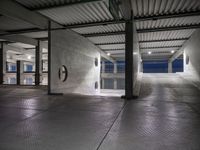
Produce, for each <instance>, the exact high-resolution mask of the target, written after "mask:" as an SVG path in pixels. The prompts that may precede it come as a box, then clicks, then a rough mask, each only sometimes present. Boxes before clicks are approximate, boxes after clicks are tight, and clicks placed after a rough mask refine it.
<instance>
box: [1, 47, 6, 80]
mask: <svg viewBox="0 0 200 150" xmlns="http://www.w3.org/2000/svg"><path fill="white" fill-rule="evenodd" d="M4 45H5V44H4V43H2V44H1V50H2V64H1V65H2V73H3V81H2V83H3V84H4V83H5V82H6V61H7V50H6V49H5V48H4Z"/></svg>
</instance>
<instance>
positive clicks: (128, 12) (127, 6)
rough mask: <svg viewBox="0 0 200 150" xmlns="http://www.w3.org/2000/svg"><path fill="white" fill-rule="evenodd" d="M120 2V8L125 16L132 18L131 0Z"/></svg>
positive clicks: (127, 18) (128, 18)
mask: <svg viewBox="0 0 200 150" xmlns="http://www.w3.org/2000/svg"><path fill="white" fill-rule="evenodd" d="M120 2H121V3H120V5H119V8H120V12H121V14H122V16H123V18H124V19H125V20H127V21H128V20H132V17H133V16H132V15H133V14H132V8H131V6H132V4H131V0H121V1H120Z"/></svg>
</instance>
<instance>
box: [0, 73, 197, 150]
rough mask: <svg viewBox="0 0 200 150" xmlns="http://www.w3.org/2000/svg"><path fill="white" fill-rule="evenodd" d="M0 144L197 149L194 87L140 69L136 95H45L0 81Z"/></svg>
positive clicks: (0, 147) (69, 149)
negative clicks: (124, 97) (126, 97)
mask: <svg viewBox="0 0 200 150" xmlns="http://www.w3.org/2000/svg"><path fill="white" fill-rule="evenodd" d="M0 133H1V134H0V150H97V149H99V150H199V149H200V142H199V139H200V91H199V90H198V89H196V88H195V87H194V86H193V85H191V84H189V83H188V82H187V81H185V80H183V79H181V78H180V77H179V76H178V75H175V74H173V75H172V74H144V76H143V83H142V89H141V96H140V98H139V99H137V100H133V101H128V102H125V101H123V100H121V99H120V98H116V97H99V96H81V95H65V96H47V95H46V92H45V90H44V89H35V88H30V87H20V88H16V87H7V86H5V87H4V86H3V87H0Z"/></svg>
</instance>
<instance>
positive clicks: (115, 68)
mask: <svg viewBox="0 0 200 150" xmlns="http://www.w3.org/2000/svg"><path fill="white" fill-rule="evenodd" d="M113 73H114V74H117V63H114V71H113ZM114 89H117V79H116V78H114Z"/></svg>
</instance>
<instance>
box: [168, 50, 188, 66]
mask: <svg viewBox="0 0 200 150" xmlns="http://www.w3.org/2000/svg"><path fill="white" fill-rule="evenodd" d="M183 52H184V51H183V49H180V50H178V51H177V52H176V53H174V55H173V56H172V57H171V58H170V59H169V61H168V62H171V63H172V62H173V61H174V60H175V59H177V58H178V57H179V56H180V55H182V54H183Z"/></svg>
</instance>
